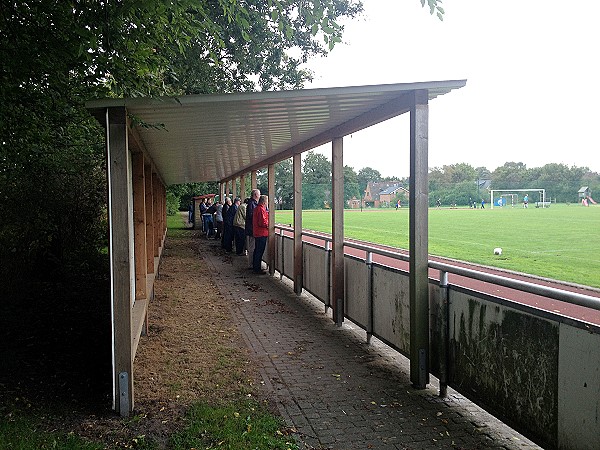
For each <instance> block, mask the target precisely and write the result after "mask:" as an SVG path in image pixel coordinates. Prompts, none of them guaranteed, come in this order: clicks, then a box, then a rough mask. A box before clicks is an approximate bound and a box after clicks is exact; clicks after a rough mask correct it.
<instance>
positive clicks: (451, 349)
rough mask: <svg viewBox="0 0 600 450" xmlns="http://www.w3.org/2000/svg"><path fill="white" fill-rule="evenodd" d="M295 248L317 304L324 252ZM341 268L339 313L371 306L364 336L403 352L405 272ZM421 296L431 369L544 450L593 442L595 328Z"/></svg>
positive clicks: (364, 315) (357, 318) (599, 344)
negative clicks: (425, 311)
mask: <svg viewBox="0 0 600 450" xmlns="http://www.w3.org/2000/svg"><path fill="white" fill-rule="evenodd" d="M278 239H279V237H278ZM284 241H285V242H284V255H283V257H284V258H285V264H284V266H285V267H284V271H285V275H286V276H289V277H291V276H292V273H291V272H292V269H293V265H292V264H293V246H292V240H291V239H290V238H285V239H284ZM303 251H304V288H305V289H307V290H308V291H309V292H311V293H312V294H313V295H315V296H316V297H317V298H319V299H320V300H321V301H323V302H325V303H327V301H328V298H329V297H328V296H329V289H330V287H329V282H330V276H329V270H330V267H329V264H328V259H327V256H326V255H327V252H325V250H324V249H323V248H321V247H319V246H316V245H313V244H307V243H305V244H304V247H303ZM278 264H280V263H279V258H278ZM278 270H279V268H278ZM344 271H345V283H346V285H345V305H344V306H345V311H344V312H345V315H346V317H348V318H349V319H351V320H352V321H353V322H355V323H356V324H357V325H359V326H360V327H362V328H363V329H366V330H367V331H369V328H370V323H369V322H370V314H371V308H372V315H373V316H372V319H373V329H372V333H373V335H374V336H376V337H378V338H380V339H381V340H383V341H384V342H386V343H387V344H388V345H390V346H392V347H393V348H395V349H396V350H398V351H400V352H401V353H403V354H405V355H407V354H408V353H409V351H410V308H409V278H408V274H407V273H405V272H402V271H400V270H397V269H392V268H389V267H386V266H383V265H378V264H373V265H372V269H371V273H370V272H369V268H368V266H367V265H366V264H365V262H364V261H363V260H361V259H359V258H356V257H350V256H346V257H345V260H344ZM369 277H371V280H372V296H371V295H370V294H371V291H370V290H369ZM446 295H447V297H446ZM446 298H447V300H448V302H446ZM429 302H430V305H429V307H430V308H429V309H430V316H429V318H430V330H431V332H430V338H431V347H430V355H429V356H430V369H431V373H432V374H434V375H436V376H437V377H438V378H440V377H442V378H441V379H446V380H447V382H448V385H449V386H451V387H453V388H454V389H456V390H457V391H458V392H460V393H461V394H463V395H465V396H466V397H468V398H470V399H471V400H473V401H475V402H476V403H478V404H479V405H481V406H482V407H484V408H485V409H486V410H487V411H489V412H490V413H491V414H494V415H495V416H497V417H499V418H500V419H501V420H503V421H504V422H506V423H508V424H509V425H511V426H513V427H514V428H515V429H516V430H518V431H519V432H521V433H523V434H525V435H527V436H529V437H530V438H532V439H533V440H534V441H536V442H537V443H539V444H540V445H542V446H544V447H546V448H558V449H565V450H566V449H569V450H579V449H590V450H591V449H597V448H600V444H599V442H600V327H598V326H594V325H591V324H587V323H584V322H579V321H576V320H573V319H569V318H565V317H562V316H560V315H557V314H554V313H551V312H546V311H541V310H537V309H535V308H533V307H529V306H526V305H521V304H517V303H514V302H509V301H507V300H504V299H500V298H497V297H493V296H489V295H485V294H482V293H479V292H476V291H471V290H468V289H465V288H461V287H456V286H450V287H449V288H448V290H447V291H446V289H443V288H441V287H440V286H438V282H437V281H434V280H430V287H429ZM447 319H449V320H447ZM446 351H447V353H446ZM446 355H447V357H446Z"/></svg>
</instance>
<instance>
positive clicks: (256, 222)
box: [252, 195, 269, 275]
mask: <svg viewBox="0 0 600 450" xmlns="http://www.w3.org/2000/svg"><path fill="white" fill-rule="evenodd" d="M267 201H268V198H267V196H266V195H261V196H260V198H259V199H258V204H257V205H256V208H254V211H253V212H252V234H253V235H254V254H253V255H252V270H253V271H254V273H256V274H261V275H262V274H265V273H266V272H265V271H264V270H262V257H263V254H264V253H265V248H266V246H267V238H268V237H269V213H268V212H267Z"/></svg>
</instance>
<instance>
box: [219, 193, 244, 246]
mask: <svg viewBox="0 0 600 450" xmlns="http://www.w3.org/2000/svg"><path fill="white" fill-rule="evenodd" d="M240 202H241V200H240V198H239V197H236V198H235V199H234V200H233V204H232V205H231V206H230V207H229V209H228V210H227V214H226V215H225V217H224V220H223V229H224V231H223V234H224V236H225V239H224V242H223V245H224V247H223V248H224V249H225V251H226V252H231V251H232V250H233V219H234V217H235V215H236V213H237V210H238V208H239V206H240Z"/></svg>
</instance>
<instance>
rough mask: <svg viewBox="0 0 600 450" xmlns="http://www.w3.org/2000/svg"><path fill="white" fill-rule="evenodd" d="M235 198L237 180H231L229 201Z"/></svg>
mask: <svg viewBox="0 0 600 450" xmlns="http://www.w3.org/2000/svg"><path fill="white" fill-rule="evenodd" d="M237 196H238V195H237V178H234V179H232V180H231V197H232V198H231V200H233V199H234V198H236V197H237Z"/></svg>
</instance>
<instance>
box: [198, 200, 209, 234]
mask: <svg viewBox="0 0 600 450" xmlns="http://www.w3.org/2000/svg"><path fill="white" fill-rule="evenodd" d="M198 209H199V210H200V220H201V223H202V232H203V233H205V232H206V228H205V227H204V225H205V224H204V213H205V212H206V210H207V209H208V206H206V199H205V198H203V199H202V200H201V201H200V205H199V206H198Z"/></svg>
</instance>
